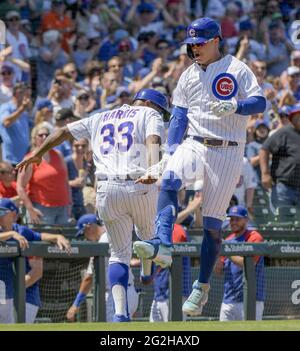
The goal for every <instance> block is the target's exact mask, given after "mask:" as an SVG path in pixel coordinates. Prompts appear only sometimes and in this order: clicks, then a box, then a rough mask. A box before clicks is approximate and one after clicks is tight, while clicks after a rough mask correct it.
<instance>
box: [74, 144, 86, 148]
mask: <svg viewBox="0 0 300 351" xmlns="http://www.w3.org/2000/svg"><path fill="white" fill-rule="evenodd" d="M73 146H74V147H82V148H85V147H88V146H87V144H74V145H73Z"/></svg>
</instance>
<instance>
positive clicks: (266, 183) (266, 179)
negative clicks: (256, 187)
mask: <svg viewBox="0 0 300 351" xmlns="http://www.w3.org/2000/svg"><path fill="white" fill-rule="evenodd" d="M261 184H262V186H263V187H264V188H266V189H271V188H272V184H273V180H272V177H271V175H270V174H262V175H261Z"/></svg>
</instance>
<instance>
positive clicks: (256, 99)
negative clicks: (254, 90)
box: [236, 96, 266, 116]
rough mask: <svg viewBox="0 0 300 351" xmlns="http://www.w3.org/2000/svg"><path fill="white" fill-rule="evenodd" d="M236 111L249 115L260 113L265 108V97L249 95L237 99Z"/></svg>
mask: <svg viewBox="0 0 300 351" xmlns="http://www.w3.org/2000/svg"><path fill="white" fill-rule="evenodd" d="M237 104H238V106H237V110H236V113H237V114H239V115H244V116H249V115H254V114H256V113H262V112H264V110H265V109H266V99H265V98H264V97H263V96H250V97H249V98H247V99H244V100H239V101H238V103H237Z"/></svg>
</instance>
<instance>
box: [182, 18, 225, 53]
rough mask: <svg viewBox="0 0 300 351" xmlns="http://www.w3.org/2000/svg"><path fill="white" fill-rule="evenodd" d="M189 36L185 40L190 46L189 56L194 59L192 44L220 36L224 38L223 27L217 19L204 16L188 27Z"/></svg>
mask: <svg viewBox="0 0 300 351" xmlns="http://www.w3.org/2000/svg"><path fill="white" fill-rule="evenodd" d="M186 33H187V37H186V39H185V41H184V43H185V44H188V45H187V48H188V56H189V57H190V58H191V59H193V58H194V56H193V53H192V50H191V48H190V44H201V43H206V42H207V41H208V40H210V39H213V38H217V37H219V38H220V40H221V39H222V34H221V28H220V26H219V25H218V23H217V22H216V21H214V20H213V19H211V18H208V17H203V18H198V19H196V20H195V21H193V22H192V23H191V24H190V25H189V26H188V27H187V31H186Z"/></svg>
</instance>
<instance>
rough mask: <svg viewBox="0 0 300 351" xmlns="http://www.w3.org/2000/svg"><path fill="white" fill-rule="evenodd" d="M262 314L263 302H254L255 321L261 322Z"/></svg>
mask: <svg viewBox="0 0 300 351" xmlns="http://www.w3.org/2000/svg"><path fill="white" fill-rule="evenodd" d="M263 314H264V302H263V301H256V320H257V321H261V320H262V318H263Z"/></svg>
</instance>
